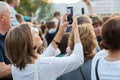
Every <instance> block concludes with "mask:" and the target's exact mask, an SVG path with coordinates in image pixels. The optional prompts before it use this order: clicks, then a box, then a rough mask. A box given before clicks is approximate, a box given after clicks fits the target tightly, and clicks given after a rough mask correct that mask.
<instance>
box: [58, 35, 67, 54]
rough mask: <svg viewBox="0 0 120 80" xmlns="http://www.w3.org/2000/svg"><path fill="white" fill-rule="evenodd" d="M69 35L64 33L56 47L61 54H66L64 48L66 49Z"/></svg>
mask: <svg viewBox="0 0 120 80" xmlns="http://www.w3.org/2000/svg"><path fill="white" fill-rule="evenodd" d="M68 39H69V33H65V34H64V35H63V37H62V39H61V41H60V44H59V45H58V48H59V49H60V51H61V54H66V48H67V47H68Z"/></svg>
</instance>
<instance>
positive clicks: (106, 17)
mask: <svg viewBox="0 0 120 80" xmlns="http://www.w3.org/2000/svg"><path fill="white" fill-rule="evenodd" d="M102 19H103V24H104V23H105V22H106V21H107V20H108V19H110V16H104V17H103V18H102Z"/></svg>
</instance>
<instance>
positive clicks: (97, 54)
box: [93, 50, 107, 61]
mask: <svg viewBox="0 0 120 80" xmlns="http://www.w3.org/2000/svg"><path fill="white" fill-rule="evenodd" d="M106 55H107V50H101V51H99V52H98V53H96V54H95V56H94V58H93V61H94V60H96V59H99V58H100V57H104V56H106Z"/></svg>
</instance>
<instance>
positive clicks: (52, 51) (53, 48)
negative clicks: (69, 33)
mask: <svg viewBox="0 0 120 80" xmlns="http://www.w3.org/2000/svg"><path fill="white" fill-rule="evenodd" d="M65 18H66V15H64V16H63V18H62V20H61V24H60V28H59V30H58V32H57V34H56V36H55V37H54V39H53V41H52V42H51V44H50V45H49V46H48V47H47V48H46V50H45V51H44V53H43V54H42V56H45V57H48V56H56V55H58V54H59V53H60V50H59V49H58V45H57V44H56V42H57V43H60V41H61V39H62V36H63V34H64V33H65V32H66V28H67V26H68V22H67V21H66V20H65Z"/></svg>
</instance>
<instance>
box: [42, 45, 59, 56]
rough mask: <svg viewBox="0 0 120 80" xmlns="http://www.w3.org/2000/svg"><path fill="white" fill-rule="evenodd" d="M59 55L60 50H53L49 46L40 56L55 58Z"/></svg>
mask: <svg viewBox="0 0 120 80" xmlns="http://www.w3.org/2000/svg"><path fill="white" fill-rule="evenodd" d="M58 54H60V50H59V49H58V48H57V49H55V48H53V47H52V46H51V44H50V45H49V46H48V47H47V48H46V50H45V51H44V52H43V54H41V56H43V57H49V56H57V55H58Z"/></svg>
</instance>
